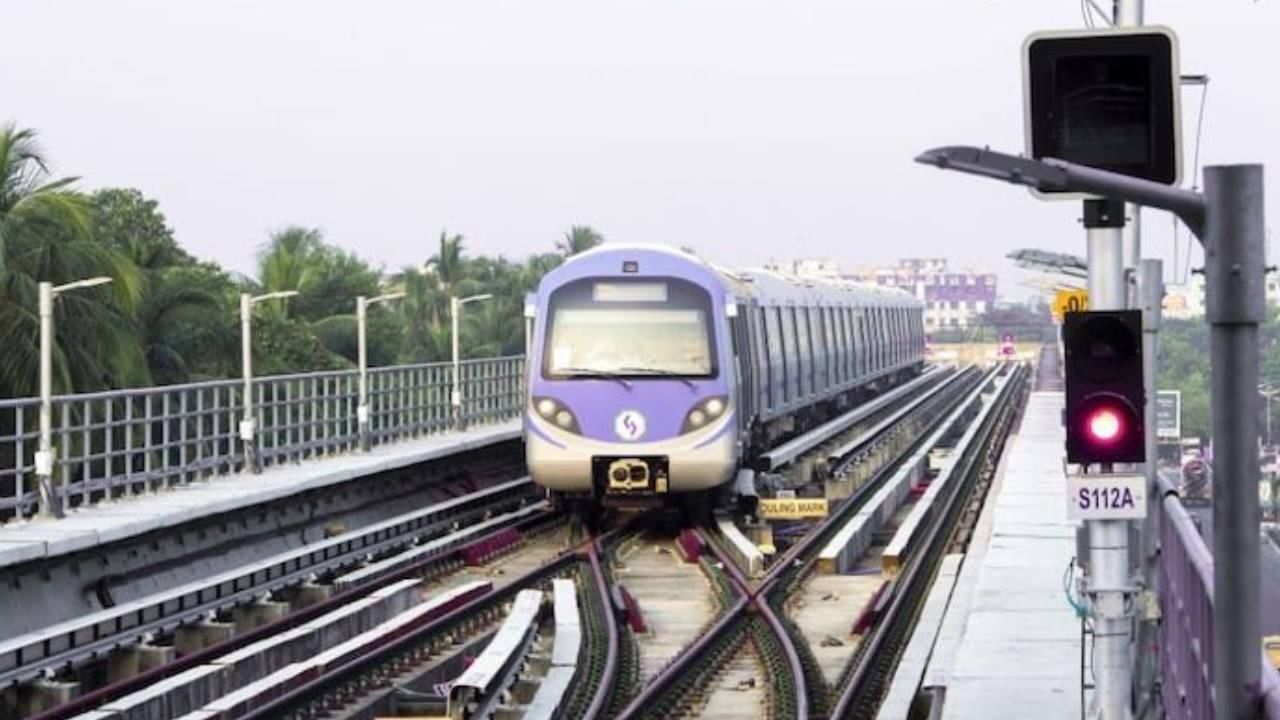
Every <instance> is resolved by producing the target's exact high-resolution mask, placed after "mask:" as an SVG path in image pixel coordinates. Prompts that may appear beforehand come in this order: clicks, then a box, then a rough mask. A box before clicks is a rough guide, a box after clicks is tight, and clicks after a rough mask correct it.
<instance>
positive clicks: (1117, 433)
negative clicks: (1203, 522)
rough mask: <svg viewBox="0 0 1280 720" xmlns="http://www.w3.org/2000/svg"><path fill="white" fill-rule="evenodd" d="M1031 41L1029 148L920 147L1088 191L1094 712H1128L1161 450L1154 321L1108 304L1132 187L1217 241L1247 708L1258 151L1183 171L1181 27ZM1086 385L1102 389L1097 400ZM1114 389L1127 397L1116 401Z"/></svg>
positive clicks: (1253, 621)
mask: <svg viewBox="0 0 1280 720" xmlns="http://www.w3.org/2000/svg"><path fill="white" fill-rule="evenodd" d="M1120 4H1121V5H1124V4H1127V3H1120ZM1120 19H1121V18H1117V20H1120ZM1025 50H1026V55H1025V57H1026V82H1027V95H1028V98H1027V100H1028V102H1027V108H1028V120H1027V127H1028V140H1029V143H1028V144H1029V152H1028V155H1029V157H1024V156H1015V155H1009V154H1005V153H999V152H993V151H991V150H987V149H980V148H977V147H971V146H953V147H942V148H936V149H933V150H929V151H927V152H925V153H923V154H921V155H920V156H918V157H917V158H916V160H917V162H921V163H926V164H930V165H935V166H937V167H939V168H943V169H951V170H960V171H962V172H967V173H971V174H975V175H980V176H983V177H987V178H992V179H999V180H1005V181H1008V182H1010V183H1013V184H1018V185H1023V186H1027V187H1029V188H1031V190H1032V191H1033V192H1034V193H1036V194H1038V195H1042V196H1043V195H1057V196H1059V197H1063V196H1064V195H1065V196H1066V197H1087V198H1089V199H1088V201H1087V202H1086V204H1085V221H1086V229H1087V231H1088V248H1089V304H1090V306H1091V307H1092V308H1094V309H1095V310H1093V311H1091V312H1089V313H1086V314H1084V316H1083V317H1082V318H1079V319H1077V320H1076V321H1075V322H1076V330H1077V332H1076V333H1074V334H1068V333H1067V332H1066V331H1067V328H1066V327H1065V326H1064V337H1063V343H1064V349H1066V352H1067V355H1068V362H1067V365H1068V367H1067V410H1066V413H1067V414H1066V418H1065V419H1066V421H1067V437H1068V447H1067V452H1068V461H1069V462H1072V463H1075V464H1076V465H1077V466H1078V467H1079V468H1080V472H1079V473H1075V474H1073V475H1072V476H1071V477H1070V479H1069V483H1071V484H1072V485H1071V487H1072V489H1073V490H1076V491H1077V492H1073V493H1069V496H1070V497H1072V498H1073V499H1074V500H1075V502H1074V503H1073V506H1074V507H1073V510H1072V511H1073V514H1074V515H1075V516H1076V517H1078V518H1080V519H1085V520H1088V521H1089V535H1088V540H1089V551H1088V556H1089V563H1088V565H1089V567H1088V568H1087V578H1088V579H1087V589H1086V592H1087V593H1088V595H1089V596H1090V598H1091V600H1092V607H1093V613H1094V617H1095V621H1096V622H1095V628H1096V638H1095V643H1096V644H1095V653H1096V654H1097V657H1098V658H1099V660H1098V665H1099V667H1098V673H1097V680H1098V684H1097V692H1096V695H1095V699H1096V702H1095V704H1094V707H1093V708H1091V712H1090V715H1091V716H1092V717H1101V718H1105V719H1106V720H1127V719H1128V718H1130V717H1131V716H1132V707H1131V701H1130V700H1131V696H1132V695H1131V693H1132V687H1133V686H1132V678H1133V669H1134V658H1133V657H1132V643H1131V637H1130V635H1131V633H1130V628H1131V627H1132V622H1131V620H1132V618H1131V617H1130V612H1129V611H1128V609H1127V608H1129V607H1131V606H1132V605H1136V604H1137V603H1129V602H1128V601H1129V600H1130V599H1133V598H1134V597H1136V595H1137V591H1138V587H1137V581H1136V577H1135V574H1134V573H1133V572H1132V569H1133V568H1131V560H1130V553H1129V519H1133V518H1139V517H1143V516H1145V515H1147V512H1146V510H1147V502H1146V498H1145V495H1146V490H1147V487H1148V486H1147V483H1146V478H1145V477H1144V475H1143V473H1141V472H1139V471H1137V469H1136V468H1134V467H1133V465H1132V464H1134V463H1142V462H1144V461H1150V462H1154V460H1155V458H1154V457H1148V453H1147V447H1146V446H1147V440H1148V439H1147V438H1146V437H1145V435H1147V434H1148V430H1147V429H1146V428H1145V427H1144V425H1145V424H1146V422H1147V421H1146V417H1145V416H1146V415H1147V414H1149V412H1150V408H1151V403H1154V397H1151V398H1148V397H1147V396H1148V395H1153V393H1151V392H1148V391H1147V390H1150V388H1148V389H1147V390H1144V388H1143V385H1144V377H1145V375H1147V374H1153V370H1154V368H1153V367H1152V368H1148V369H1147V372H1146V373H1144V372H1143V370H1142V365H1143V363H1144V355H1145V354H1146V353H1144V352H1143V346H1144V344H1146V346H1147V349H1148V351H1149V352H1150V353H1151V354H1154V351H1155V343H1154V337H1151V338H1147V339H1146V340H1145V343H1144V339H1143V337H1142V336H1143V335H1144V334H1149V333H1144V332H1143V326H1142V321H1141V319H1140V317H1141V316H1140V314H1137V313H1138V312H1139V311H1130V313H1135V314H1134V315H1129V316H1128V317H1127V318H1126V317H1125V316H1124V315H1122V314H1119V315H1118V314H1116V313H1115V311H1120V310H1122V309H1123V308H1124V307H1125V306H1126V302H1127V292H1126V286H1125V277H1124V264H1123V259H1122V253H1121V242H1120V241H1121V229H1122V228H1123V224H1124V207H1123V205H1122V203H1125V202H1128V203H1133V204H1137V205H1143V206H1147V207H1153V208H1157V209H1163V210H1167V211H1169V212H1172V213H1173V214H1174V215H1176V216H1177V217H1178V218H1179V219H1181V220H1182V221H1183V223H1184V224H1185V225H1186V226H1187V228H1188V229H1189V230H1191V232H1192V233H1194V234H1195V235H1196V236H1197V237H1198V238H1200V239H1201V240H1202V241H1203V242H1204V245H1205V247H1206V276H1207V282H1206V285H1207V294H1208V298H1207V299H1208V303H1207V305H1208V319H1209V322H1210V325H1211V328H1212V330H1211V332H1212V335H1211V345H1212V348H1213V350H1212V357H1211V360H1212V376H1213V377H1212V394H1213V398H1212V402H1213V439H1214V445H1215V448H1217V454H1218V455H1219V458H1220V459H1219V462H1218V465H1217V469H1218V473H1216V476H1215V481H1214V495H1215V502H1214V527H1215V532H1214V538H1213V555H1214V563H1215V572H1214V591H1213V594H1214V606H1213V607H1214V636H1213V659H1214V660H1213V671H1214V677H1213V684H1214V693H1213V697H1214V700H1213V702H1214V715H1215V717H1216V718H1219V720H1237V719H1238V718H1250V717H1253V713H1254V710H1255V709H1256V707H1257V702H1258V697H1257V693H1258V681H1259V672H1260V670H1261V657H1260V655H1261V653H1260V646H1259V642H1260V640H1261V637H1260V634H1259V633H1260V624H1259V619H1258V601H1259V576H1258V573H1259V556H1260V547H1259V534H1258V522H1259V518H1260V512H1259V506H1258V493H1257V483H1258V478H1259V475H1260V468H1259V467H1258V463H1257V460H1256V455H1255V453H1256V446H1257V442H1258V419H1257V417H1256V415H1255V414H1254V413H1253V412H1250V411H1249V408H1251V407H1253V406H1254V405H1255V403H1256V389H1257V379H1258V346H1257V339H1258V324H1259V322H1260V321H1261V320H1262V318H1263V311H1264V295H1263V283H1264V272H1265V270H1264V250H1263V248H1264V219H1263V188H1262V167H1261V166H1260V165H1234V166H1216V167H1207V168H1205V171H1204V175H1205V193H1204V194H1203V195H1202V194H1200V193H1196V192H1192V191H1188V190H1182V189H1180V188H1178V187H1177V185H1178V182H1179V179H1180V178H1179V171H1180V160H1179V157H1180V153H1179V150H1178V135H1179V129H1178V103H1177V92H1178V85H1179V79H1180V76H1179V74H1178V69H1177V58H1176V52H1175V50H1176V40H1175V39H1174V37H1173V34H1172V32H1171V31H1168V30H1163V29H1159V28H1144V29H1131V30H1110V31H1103V32H1100V33H1080V32H1066V33H1045V34H1041V35H1035V36H1032V38H1030V40H1029V41H1028V43H1027V46H1026V48H1025ZM1121 86H1123V87H1124V88H1126V91H1128V90H1132V88H1133V87H1135V86H1140V88H1141V91H1140V92H1137V93H1134V94H1131V95H1128V96H1127V97H1117V96H1116V95H1114V94H1113V93H1112V92H1111V91H1112V90H1113V89H1114V88H1116V87H1121ZM1135 98H1137V99H1138V101H1136V102H1135ZM1138 272H1139V275H1140V276H1141V283H1140V285H1141V288H1140V289H1141V290H1142V291H1143V292H1142V295H1143V298H1142V300H1143V304H1145V305H1146V306H1147V308H1148V309H1149V310H1152V309H1153V308H1154V309H1155V310H1153V311H1151V312H1150V315H1149V316H1150V317H1151V319H1152V320H1153V326H1152V327H1151V328H1150V330H1151V331H1154V330H1155V329H1156V327H1158V325H1157V323H1158V314H1157V313H1158V307H1159V295H1158V293H1159V282H1160V278H1159V268H1158V266H1149V265H1146V264H1145V263H1144V267H1141V268H1140V269H1139V270H1138ZM1099 310H1102V311H1108V312H1106V313H1100V312H1098V311H1099ZM1095 320H1096V321H1099V322H1095ZM1103 320H1105V322H1101V321H1103ZM1108 326H1109V327H1108ZM1135 335H1136V336H1135ZM1135 365H1136V367H1137V371H1136V375H1131V374H1130V372H1131V370H1132V368H1133V367H1134V366H1135ZM1100 367H1110V368H1111V371H1110V373H1104V376H1105V377H1104V378H1103V379H1102V380H1099V378H1098V376H1097V375H1096V374H1095V371H1097V370H1098V369H1099V368H1100ZM1073 378H1074V379H1075V380H1074V389H1073ZM1152 380H1153V378H1146V379H1145V382H1151V381H1152ZM1089 398H1097V399H1098V402H1097V403H1094V402H1092V401H1088V402H1086V400H1088V399H1089ZM1103 399H1109V400H1117V399H1118V400H1121V401H1122V402H1118V403H1114V404H1111V405H1108V404H1106V403H1103V402H1101V400H1103ZM1122 448H1123V449H1124V450H1123V451H1122ZM1130 450H1131V451H1130ZM1080 491H1083V492H1080ZM1126 493H1127V495H1126ZM1113 501H1114V502H1113ZM1150 532H1151V530H1150V529H1148V533H1150ZM1150 538H1151V536H1150V535H1148V537H1147V540H1148V541H1149V540H1150ZM1145 544H1146V543H1144V545H1145ZM1149 659H1150V658H1143V660H1149ZM1144 699H1145V698H1144Z"/></svg>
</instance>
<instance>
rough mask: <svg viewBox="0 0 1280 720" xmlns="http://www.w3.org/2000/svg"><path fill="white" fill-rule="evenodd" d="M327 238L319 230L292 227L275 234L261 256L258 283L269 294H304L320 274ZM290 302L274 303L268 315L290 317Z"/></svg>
mask: <svg viewBox="0 0 1280 720" xmlns="http://www.w3.org/2000/svg"><path fill="white" fill-rule="evenodd" d="M323 251H324V237H323V235H321V234H320V231H319V230H316V229H314V228H304V227H300V226H297V225H290V226H289V227H286V228H285V229H283V230H278V231H276V232H274V233H272V234H271V239H270V240H269V241H267V244H266V245H265V246H264V247H263V248H262V250H261V251H260V252H259V253H258V283H259V285H260V286H261V287H262V289H263V290H264V291H266V292H283V291H288V290H296V291H298V292H302V291H303V290H306V289H307V287H308V286H309V285H310V284H311V283H312V281H314V280H315V279H316V277H317V274H318V273H319V272H320V260H321V256H322V254H323ZM290 302H291V301H286V300H272V301H268V302H267V303H266V305H265V308H266V310H267V312H270V313H271V314H272V315H275V316H276V317H279V318H285V317H288V316H289V303H290Z"/></svg>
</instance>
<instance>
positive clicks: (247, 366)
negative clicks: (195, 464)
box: [240, 290, 298, 473]
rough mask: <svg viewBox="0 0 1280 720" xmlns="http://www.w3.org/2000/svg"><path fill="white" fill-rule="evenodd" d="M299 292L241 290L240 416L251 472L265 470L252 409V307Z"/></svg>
mask: <svg viewBox="0 0 1280 720" xmlns="http://www.w3.org/2000/svg"><path fill="white" fill-rule="evenodd" d="M297 294H298V291H297V290H280V291H277V292H269V293H266V294H264V295H250V294H249V293H240V361H241V368H242V369H243V370H244V391H243V395H244V414H243V415H242V416H241V418H240V440H241V441H242V443H243V444H244V465H245V467H246V468H248V469H249V471H250V472H254V473H260V472H262V459H261V458H260V457H258V443H257V434H258V420H257V416H256V415H255V414H254V409H253V350H252V347H251V339H252V338H253V306H254V305H257V304H258V303H260V302H263V301H264V300H275V299H277V298H288V297H293V296H294V295H297Z"/></svg>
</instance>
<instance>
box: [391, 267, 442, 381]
mask: <svg viewBox="0 0 1280 720" xmlns="http://www.w3.org/2000/svg"><path fill="white" fill-rule="evenodd" d="M393 285H396V286H398V287H399V289H400V290H401V291H403V292H404V294H405V295H404V298H402V299H401V300H400V302H398V303H396V304H395V306H394V308H395V311H396V312H398V313H399V314H400V318H401V321H402V327H403V328H404V343H403V344H402V346H401V348H402V349H401V352H402V353H403V355H404V358H403V359H404V360H405V361H406V362H429V361H432V360H441V359H444V357H445V354H446V352H447V351H446V350H445V349H446V348H447V347H448V346H447V345H441V344H440V331H441V329H442V328H441V326H442V323H441V322H440V321H439V318H440V317H442V316H443V315H445V314H447V311H446V310H444V309H443V308H442V307H441V305H442V304H444V305H447V304H448V297H447V296H446V295H445V294H444V293H443V292H442V291H441V289H440V279H439V277H438V276H436V275H435V274H433V273H428V272H423V271H422V270H420V269H418V268H415V267H407V268H405V269H404V270H403V271H401V273H400V274H399V275H397V276H396V278H395V280H394V281H393ZM444 339H445V341H446V342H447V340H448V337H447V330H446V331H445V338H444Z"/></svg>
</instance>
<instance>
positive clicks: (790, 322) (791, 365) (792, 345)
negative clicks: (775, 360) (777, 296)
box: [778, 307, 800, 403]
mask: <svg viewBox="0 0 1280 720" xmlns="http://www.w3.org/2000/svg"><path fill="white" fill-rule="evenodd" d="M778 316H779V317H781V318H782V369H783V373H784V374H785V379H784V382H783V387H782V392H783V395H782V396H783V398H784V401H785V402H787V403H790V402H792V401H794V400H795V399H796V397H798V396H799V394H800V392H799V387H800V363H799V360H800V357H799V355H798V354H797V352H796V316H795V308H790V307H787V308H782V307H780V308H778Z"/></svg>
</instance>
